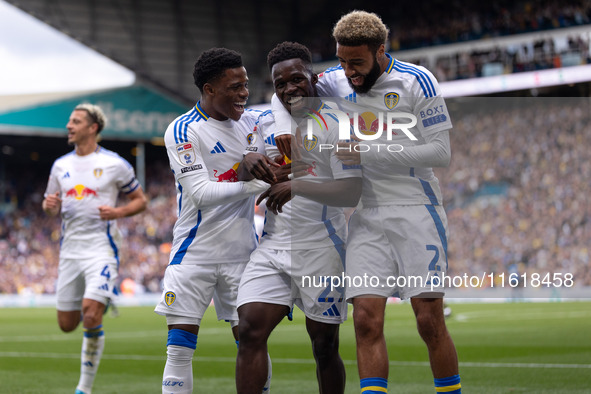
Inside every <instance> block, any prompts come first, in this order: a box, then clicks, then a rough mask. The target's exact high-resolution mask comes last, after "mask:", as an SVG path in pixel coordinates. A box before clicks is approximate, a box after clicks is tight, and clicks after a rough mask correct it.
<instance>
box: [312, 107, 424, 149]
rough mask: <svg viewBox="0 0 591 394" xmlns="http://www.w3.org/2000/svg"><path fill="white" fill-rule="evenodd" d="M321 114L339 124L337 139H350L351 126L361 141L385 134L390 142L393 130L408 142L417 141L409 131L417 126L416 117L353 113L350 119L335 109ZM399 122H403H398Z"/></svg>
mask: <svg viewBox="0 0 591 394" xmlns="http://www.w3.org/2000/svg"><path fill="white" fill-rule="evenodd" d="M320 113H321V114H327V115H333V116H335V117H336V118H337V121H338V122H339V139H340V140H349V139H350V138H351V125H353V133H354V134H355V136H356V137H357V138H358V139H359V140H362V141H372V140H377V139H378V138H380V137H381V136H382V134H383V133H384V132H385V133H386V139H387V140H392V136H393V135H398V133H397V132H396V131H395V130H400V131H402V132H403V133H404V134H405V135H406V136H407V137H408V138H409V139H410V140H412V141H417V137H415V136H414V134H413V133H412V132H411V131H410V129H411V128H413V127H415V126H416V124H417V117H416V116H415V115H413V114H411V113H405V112H387V113H385V114H384V113H383V112H378V114H377V116H376V114H374V113H373V112H369V111H366V112H363V113H362V114H361V115H359V113H358V112H354V113H353V115H352V116H351V117H349V115H348V114H347V113H346V112H343V111H339V110H337V109H331V108H326V109H325V108H322V109H321V110H320ZM399 120H403V121H402V122H400V121H399ZM312 135H313V129H312V122H310V121H308V138H312Z"/></svg>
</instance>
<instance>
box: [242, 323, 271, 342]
mask: <svg viewBox="0 0 591 394" xmlns="http://www.w3.org/2000/svg"><path fill="white" fill-rule="evenodd" d="M238 336H239V338H240V347H243V346H258V345H260V344H263V343H265V342H266V341H267V337H268V335H266V330H264V327H262V326H261V325H260V324H257V323H255V322H252V321H249V320H244V321H242V320H240V323H239V324H238Z"/></svg>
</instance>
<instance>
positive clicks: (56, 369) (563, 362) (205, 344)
mask: <svg viewBox="0 0 591 394" xmlns="http://www.w3.org/2000/svg"><path fill="white" fill-rule="evenodd" d="M452 308H453V315H452V317H451V318H450V319H449V320H448V322H447V324H448V328H449V330H450V332H451V334H452V337H453V338H454V341H455V344H456V347H457V350H458V355H459V359H460V374H461V377H462V386H463V389H464V392H465V393H497V394H498V393H569V394H570V393H589V392H590V390H591V336H590V332H591V330H590V329H591V303H589V302H572V303H568V302H564V303H511V304H453V305H452ZM120 314H121V315H120V316H119V317H118V318H112V317H109V316H107V317H106V318H105V321H104V326H105V335H106V348H105V354H104V357H103V360H102V362H101V365H100V369H99V373H98V376H97V378H96V381H95V385H94V391H93V394H112V393H117V394H119V393H125V394H127V393H138V394H139V393H142V394H145V393H155V394H157V393H160V392H161V391H160V383H161V377H162V370H163V367H164V362H165V354H166V325H165V320H164V318H163V317H161V316H158V315H156V314H154V313H153V312H152V308H149V307H137V308H135V307H134V308H132V307H129V308H120ZM386 317H387V322H386V333H387V334H386V335H387V339H386V340H387V343H388V351H389V356H390V360H391V366H390V378H389V386H390V389H389V392H390V393H433V392H434V389H433V380H432V376H431V371H430V369H429V366H428V362H427V351H426V347H425V345H424V344H423V342H422V341H421V339H420V338H419V336H418V334H417V332H416V328H415V322H414V318H413V315H412V310H411V308H410V305H409V304H406V303H404V304H393V305H389V306H388V309H387V313H386ZM81 340H82V333H81V330H80V328H79V329H78V330H76V331H75V332H74V333H71V334H64V333H61V332H60V331H59V329H58V327H57V323H56V318H55V311H54V310H53V309H46V308H35V309H0V393H3V394H4V393H7V394H8V393H10V394H25V393H40V394H41V393H43V394H52V393H60V394H61V393H73V392H74V388H75V386H76V383H77V382H78V376H79V364H80V361H79V357H80V356H79V353H80V345H81ZM270 353H271V357H272V358H273V382H272V386H271V387H272V392H274V393H276V394H278V393H279V394H285V393H287V394H289V393H314V392H318V388H317V383H316V377H315V372H314V363H313V360H312V354H311V350H310V345H309V340H308V337H307V334H306V331H305V327H304V324H303V315H302V313H301V312H300V311H296V312H295V321H294V322H289V321H287V320H285V321H284V322H282V323H281V324H280V325H279V327H278V328H277V329H276V331H275V332H274V333H273V334H272V336H271V340H270ZM341 355H342V357H343V359H344V360H345V365H346V368H347V389H346V392H347V393H358V392H359V378H358V376H357V368H356V364H355V341H354V336H353V326H352V320H351V318H349V320H348V321H347V322H346V323H345V324H344V325H343V326H342V328H341ZM235 357H236V346H235V344H234V341H233V338H232V335H231V333H230V329H229V327H228V325H227V323H224V322H217V321H216V320H215V314H214V311H213V308H210V310H208V312H207V314H206V316H205V318H204V319H203V326H202V328H201V332H200V333H199V343H198V345H197V351H196V355H195V358H194V361H193V369H194V378H195V383H194V387H195V389H194V392H195V393H232V392H235V388H234V363H235Z"/></svg>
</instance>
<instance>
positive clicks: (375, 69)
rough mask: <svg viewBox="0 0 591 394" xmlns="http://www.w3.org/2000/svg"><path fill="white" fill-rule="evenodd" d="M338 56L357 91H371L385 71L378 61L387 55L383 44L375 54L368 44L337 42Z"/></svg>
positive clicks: (352, 86)
mask: <svg viewBox="0 0 591 394" xmlns="http://www.w3.org/2000/svg"><path fill="white" fill-rule="evenodd" d="M337 57H338V59H339V61H340V63H341V67H343V70H344V71H345V76H346V77H347V81H348V82H349V85H350V86H351V88H352V89H353V90H354V91H355V92H357V93H367V92H369V91H370V90H371V88H372V87H373V85H374V84H375V83H376V81H377V80H378V78H379V77H380V75H382V72H383V71H384V70H383V69H382V66H381V65H380V62H378V59H382V58H384V57H385V55H384V46H383V45H382V46H380V48H379V49H378V51H377V53H375V54H374V53H373V51H371V50H370V49H369V47H368V46H367V45H359V46H347V45H340V44H337Z"/></svg>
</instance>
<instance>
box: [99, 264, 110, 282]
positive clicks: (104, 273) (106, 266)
mask: <svg viewBox="0 0 591 394" xmlns="http://www.w3.org/2000/svg"><path fill="white" fill-rule="evenodd" d="M101 276H106V277H107V280H109V279H111V273H110V272H109V266H108V265H105V267H104V268H103V270H102V271H101Z"/></svg>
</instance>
